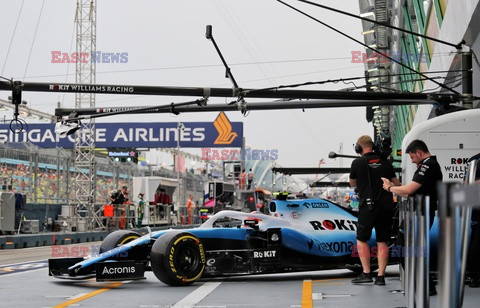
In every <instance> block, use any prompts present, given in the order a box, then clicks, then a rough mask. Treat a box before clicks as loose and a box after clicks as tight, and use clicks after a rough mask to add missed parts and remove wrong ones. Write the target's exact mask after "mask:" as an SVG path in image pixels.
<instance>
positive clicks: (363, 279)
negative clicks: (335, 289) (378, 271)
mask: <svg viewBox="0 0 480 308" xmlns="http://www.w3.org/2000/svg"><path fill="white" fill-rule="evenodd" d="M369 282H373V279H372V274H371V273H361V274H360V276H358V277H357V278H355V279H352V283H369Z"/></svg>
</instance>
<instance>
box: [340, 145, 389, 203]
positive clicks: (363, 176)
mask: <svg viewBox="0 0 480 308" xmlns="http://www.w3.org/2000/svg"><path fill="white" fill-rule="evenodd" d="M367 164H368V170H369V173H370V185H369V181H368V174H367ZM382 177H384V178H387V179H393V178H395V177H396V176H395V172H394V170H393V166H392V164H391V163H389V162H388V161H386V160H385V159H382V158H381V157H380V156H379V155H377V154H375V153H373V152H371V153H366V154H365V155H364V156H363V157H360V158H356V159H355V160H354V161H353V162H352V166H351V169H350V179H355V180H357V187H358V194H359V197H360V200H361V201H364V200H365V199H366V198H368V197H369V195H370V193H371V196H370V197H371V198H373V200H374V201H375V202H377V203H383V204H393V197H392V194H391V193H389V192H387V191H385V190H383V188H382V186H383V181H382V179H381V178H382ZM369 186H370V187H369Z"/></svg>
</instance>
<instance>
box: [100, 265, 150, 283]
mask: <svg viewBox="0 0 480 308" xmlns="http://www.w3.org/2000/svg"><path fill="white" fill-rule="evenodd" d="M95 269H96V276H97V281H111V280H124V279H143V278H144V273H145V267H144V265H143V263H135V261H119V262H99V263H97V264H96V268H95Z"/></svg>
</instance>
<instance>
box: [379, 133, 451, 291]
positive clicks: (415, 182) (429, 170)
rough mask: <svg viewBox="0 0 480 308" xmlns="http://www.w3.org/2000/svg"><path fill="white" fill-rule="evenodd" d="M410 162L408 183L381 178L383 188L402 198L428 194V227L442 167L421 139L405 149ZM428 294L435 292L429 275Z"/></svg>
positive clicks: (435, 202) (431, 220) (431, 223)
mask: <svg viewBox="0 0 480 308" xmlns="http://www.w3.org/2000/svg"><path fill="white" fill-rule="evenodd" d="M405 152H407V154H408V155H410V159H411V160H412V163H414V164H416V165H417V170H416V171H415V173H414V174H413V179H412V181H411V182H410V183H408V184H407V185H403V186H396V185H394V183H393V184H392V183H391V182H390V181H389V180H388V179H382V180H383V189H385V190H386V191H389V192H392V193H394V194H397V195H399V196H402V197H404V198H407V197H408V196H411V195H412V196H415V195H423V196H430V228H431V227H432V225H433V219H434V218H435V211H436V210H437V207H438V205H437V201H438V193H437V182H439V181H440V182H441V181H442V180H443V175H442V169H441V168H440V165H439V164H438V162H437V158H436V156H433V155H431V154H430V152H429V150H428V147H427V145H426V144H425V142H423V141H422V140H418V139H416V140H413V141H412V142H410V144H409V145H408V146H407V149H406V150H405ZM429 293H430V295H435V294H437V291H436V289H435V284H434V282H433V278H432V276H431V275H430V292H429Z"/></svg>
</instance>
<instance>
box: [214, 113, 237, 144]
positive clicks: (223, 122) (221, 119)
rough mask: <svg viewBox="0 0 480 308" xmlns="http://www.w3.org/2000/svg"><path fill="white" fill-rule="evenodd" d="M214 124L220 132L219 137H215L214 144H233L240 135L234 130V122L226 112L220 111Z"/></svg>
mask: <svg viewBox="0 0 480 308" xmlns="http://www.w3.org/2000/svg"><path fill="white" fill-rule="evenodd" d="M213 125H214V126H215V128H216V129H217V132H218V137H217V139H215V142H214V144H231V143H232V142H233V140H235V138H236V137H237V136H238V134H237V133H236V132H232V124H231V123H230V121H229V120H228V118H227V116H226V115H225V113H224V112H220V114H219V115H218V116H217V118H216V119H215V121H214V122H213Z"/></svg>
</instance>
